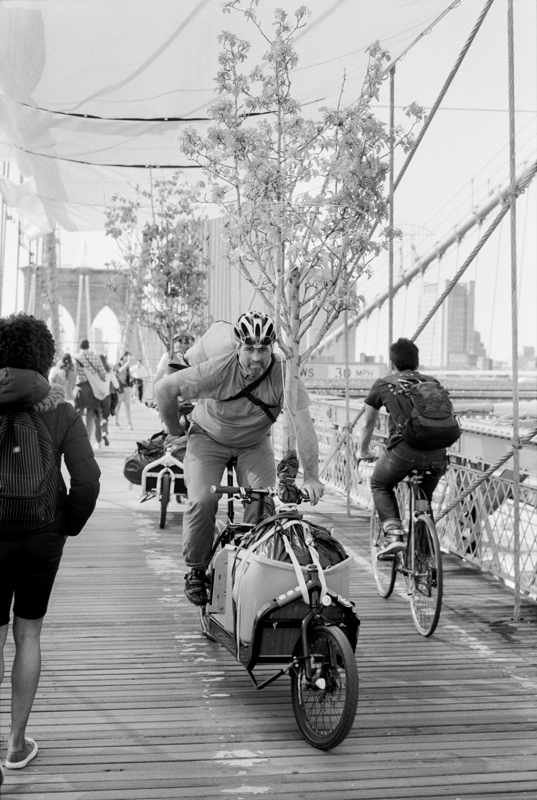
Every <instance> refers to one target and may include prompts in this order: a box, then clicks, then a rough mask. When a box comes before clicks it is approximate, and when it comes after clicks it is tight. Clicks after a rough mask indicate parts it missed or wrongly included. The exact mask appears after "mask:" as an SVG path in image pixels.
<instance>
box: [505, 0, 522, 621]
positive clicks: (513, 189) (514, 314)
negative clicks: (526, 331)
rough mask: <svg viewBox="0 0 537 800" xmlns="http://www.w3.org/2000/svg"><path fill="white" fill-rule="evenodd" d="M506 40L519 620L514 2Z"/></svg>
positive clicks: (516, 616)
mask: <svg viewBox="0 0 537 800" xmlns="http://www.w3.org/2000/svg"><path fill="white" fill-rule="evenodd" d="M507 39H508V61H509V173H510V182H511V193H510V197H509V207H510V208H509V210H510V221H511V350H512V360H513V544H514V578H515V601H514V608H513V619H514V620H518V619H519V618H520V448H521V443H520V431H519V390H518V303H517V294H518V292H517V249H516V198H517V193H516V189H517V186H516V158H515V48H514V25H513V0H508V3H507Z"/></svg>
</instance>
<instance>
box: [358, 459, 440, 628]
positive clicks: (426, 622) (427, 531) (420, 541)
mask: <svg viewBox="0 0 537 800" xmlns="http://www.w3.org/2000/svg"><path fill="white" fill-rule="evenodd" d="M422 474H423V470H419V469H416V470H412V472H411V473H410V475H408V476H407V477H406V478H405V483H406V484H407V486H408V492H409V498H408V542H407V546H406V547H405V549H404V550H403V551H401V552H399V553H397V554H396V555H395V556H392V557H391V558H390V557H384V558H383V557H382V554H381V556H380V557H378V556H377V553H378V550H379V549H380V548H381V545H382V542H381V539H382V538H383V535H382V530H381V527H380V522H379V521H378V516H377V515H376V512H375V511H373V513H372V516H371V531H370V547H371V558H372V563H373V571H374V575H375V581H376V584H377V589H378V592H379V594H380V595H381V597H384V598H388V597H390V596H391V594H392V592H393V587H394V584H395V579H396V576H397V574H401V575H402V576H403V578H404V580H405V583H406V587H407V593H408V596H409V598H410V607H411V611H412V618H413V621H414V625H415V627H416V630H417V631H418V633H420V634H421V635H422V636H431V634H432V633H433V632H434V630H435V629H436V626H437V624H438V620H439V617H440V611H441V607H442V591H443V570H442V557H441V553H440V545H439V542H438V536H437V533H436V528H435V525H434V521H433V519H432V516H431V514H430V504H429V501H428V500H427V498H426V497H425V496H424V494H423V492H422V490H421V489H420V483H421V480H422Z"/></svg>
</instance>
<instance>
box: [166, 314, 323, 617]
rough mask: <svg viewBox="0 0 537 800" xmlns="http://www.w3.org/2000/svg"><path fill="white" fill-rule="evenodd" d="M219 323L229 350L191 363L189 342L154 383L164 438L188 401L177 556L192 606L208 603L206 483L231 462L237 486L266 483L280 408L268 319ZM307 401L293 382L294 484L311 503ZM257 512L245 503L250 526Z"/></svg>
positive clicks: (315, 456)
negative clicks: (176, 365)
mask: <svg viewBox="0 0 537 800" xmlns="http://www.w3.org/2000/svg"><path fill="white" fill-rule="evenodd" d="M221 324H222V325H225V327H226V328H227V330H228V333H226V332H224V336H223V338H224V339H225V338H226V336H228V337H229V338H228V341H230V342H231V343H232V345H231V347H230V348H227V349H226V350H225V352H220V353H219V354H216V355H212V356H210V354H209V356H210V357H208V358H207V359H206V360H203V361H201V362H200V363H194V362H195V358H192V357H191V352H192V351H195V350H196V346H194V348H192V349H191V350H190V351H187V353H186V354H185V362H184V364H182V365H181V367H182V368H181V369H179V370H178V371H176V372H174V373H173V374H169V375H165V376H164V377H163V378H161V379H160V380H159V381H158V382H157V383H156V384H155V396H156V401H157V405H158V408H159V411H160V414H161V416H162V419H163V421H164V424H165V426H166V430H167V432H168V433H169V434H170V435H180V434H181V433H182V427H181V424H180V421H179V419H178V414H177V408H178V400H179V399H180V400H181V401H195V405H194V410H193V412H192V416H191V425H190V429H189V432H188V443H187V449H186V455H185V459H184V477H185V483H186V486H187V490H188V505H187V509H186V510H185V513H184V516H183V556H184V558H185V562H186V564H187V566H188V567H189V569H190V571H189V573H188V574H187V575H186V576H185V594H186V596H187V598H188V599H189V600H190V602H191V603H193V604H194V605H200V606H202V605H205V604H206V603H207V601H208V594H207V586H206V581H205V572H206V569H207V566H208V564H209V561H210V557H211V548H212V544H213V539H214V531H215V519H216V512H217V506H218V497H217V496H216V495H215V494H214V493H212V492H211V486H213V485H217V484H219V483H220V481H221V478H222V474H223V472H224V469H225V467H226V465H227V464H228V463H229V461H230V460H231V459H234V461H235V470H236V473H237V478H238V482H239V484H241V485H244V486H250V487H252V488H259V487H271V486H274V484H275V482H276V466H275V459H274V452H273V449H272V444H271V441H270V429H271V427H272V425H273V424H274V422H275V421H276V419H277V417H278V415H279V414H280V412H281V410H282V408H283V405H284V386H285V361H284V359H283V357H282V356H281V355H280V354H279V353H275V352H274V344H275V341H276V332H275V329H274V324H273V322H272V320H271V319H270V317H268V316H267V315H266V314H263V313H260V312H257V311H251V312H247V313H245V314H243V315H242V316H241V317H240V318H239V320H238V321H237V323H236V324H235V325H234V326H230V325H227V324H226V323H221ZM230 329H231V331H230ZM230 334H231V335H230ZM194 355H195V353H194ZM204 355H207V353H205V354H204ZM308 405H309V397H308V393H307V391H306V388H305V386H304V384H303V383H302V381H301V380H300V379H299V384H298V402H297V409H296V414H295V416H294V424H295V427H296V434H297V444H298V451H299V455H300V459H301V462H302V469H303V474H304V482H303V486H302V488H303V489H304V490H305V491H307V493H308V495H309V497H310V501H311V502H312V503H313V504H314V505H315V504H316V503H317V502H318V501H319V499H320V497H322V495H323V492H324V486H323V484H322V483H321V482H320V481H319V474H318V460H319V447H318V441H317V436H316V433H315V429H314V426H313V422H312V419H311V416H310V414H309V410H308ZM258 516H259V504H258V503H257V502H253V503H251V504H249V505H247V507H246V509H245V512H244V522H245V523H253V522H255V521H256V519H257V518H258Z"/></svg>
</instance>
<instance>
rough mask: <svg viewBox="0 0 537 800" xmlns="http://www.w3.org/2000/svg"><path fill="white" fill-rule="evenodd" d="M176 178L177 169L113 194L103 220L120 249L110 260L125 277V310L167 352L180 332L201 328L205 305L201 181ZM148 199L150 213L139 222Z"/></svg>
mask: <svg viewBox="0 0 537 800" xmlns="http://www.w3.org/2000/svg"><path fill="white" fill-rule="evenodd" d="M179 178H180V175H179V173H176V174H175V175H174V176H172V177H170V178H163V179H160V180H155V181H154V182H153V183H152V187H151V191H142V190H140V189H138V190H137V198H136V199H135V200H126V199H125V198H123V197H119V196H118V195H114V197H113V198H112V203H111V205H110V206H109V207H108V208H107V209H106V218H107V219H106V224H105V231H106V235H107V236H111V237H112V238H113V239H115V240H116V242H117V245H118V249H119V251H120V253H121V260H118V261H116V260H114V261H112V262H110V264H109V266H112V267H114V269H116V270H117V271H118V273H119V280H125V279H126V280H127V286H128V307H129V311H130V312H131V313H132V314H133V316H134V317H135V318H136V319H137V321H138V322H140V323H141V324H142V325H145V326H147V327H148V328H152V329H153V330H154V331H156V333H157V334H158V336H159V337H160V339H161V340H162V341H163V342H164V344H165V345H166V348H167V349H168V352H169V353H170V355H171V354H172V352H173V345H174V339H175V337H176V336H177V335H178V334H180V333H183V332H189V333H192V334H194V335H195V334H197V333H199V332H201V330H202V329H203V325H204V315H203V312H204V308H205V307H206V300H205V293H204V282H205V277H206V271H207V267H208V261H207V259H206V258H204V257H203V222H204V217H203V215H202V214H200V212H199V194H200V189H201V186H202V184H199V185H197V186H189V185H187V184H185V183H181V182H180V180H179ZM148 204H149V206H150V209H151V210H150V219H149V220H148V221H146V222H145V223H144V224H142V222H141V219H140V218H141V215H142V209H143V208H145V207H147V205H148Z"/></svg>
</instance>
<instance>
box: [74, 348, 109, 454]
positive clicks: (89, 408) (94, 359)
mask: <svg viewBox="0 0 537 800" xmlns="http://www.w3.org/2000/svg"><path fill="white" fill-rule="evenodd" d="M75 364H76V384H75V391H74V400H75V408H76V410H77V411H78V413H79V414H80V415H81V416H82V417H84V416H85V422H86V430H87V431H88V437H89V439H90V441H91V438H92V436H93V433H94V431H95V428H96V423H98V420H99V400H98V399H97V398H96V397H95V395H94V393H93V390H92V388H91V386H90V383H89V380H88V375H89V374H90V373H92V374H93V375H97V376H98V377H99V378H100V379H101V381H105V380H106V372H105V371H104V367H103V364H102V361H101V359H100V358H99V356H98V355H97V353H94V352H93V350H90V346H89V342H88V340H87V339H82V341H81V342H80V350H79V352H78V353H77V354H76V356H75ZM99 438H100V437H99Z"/></svg>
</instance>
